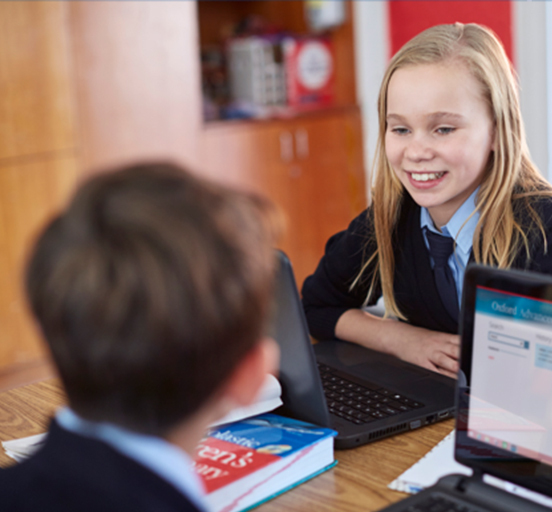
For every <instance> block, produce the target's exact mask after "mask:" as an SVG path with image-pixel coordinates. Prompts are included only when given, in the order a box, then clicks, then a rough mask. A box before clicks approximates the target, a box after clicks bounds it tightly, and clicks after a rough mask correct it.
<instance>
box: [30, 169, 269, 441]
mask: <svg viewBox="0 0 552 512" xmlns="http://www.w3.org/2000/svg"><path fill="white" fill-rule="evenodd" d="M269 213H270V208H269V207H268V206H267V204H266V203H264V202H263V201H261V200H260V199H259V198H257V197H254V196H251V195H248V194H246V193H242V192H238V191H234V190H229V189H226V188H222V187H219V186H216V185H214V184H211V183H206V182H204V181H202V180H200V179H198V178H197V177H194V176H192V175H190V174H189V173H187V172H185V171H184V170H183V169H181V168H179V167H177V166H174V165H170V164H151V165H137V166H133V167H128V168H125V169H121V170H118V171H115V172H111V173H106V174H101V175H98V176H96V177H94V178H92V179H91V180H89V181H88V182H86V183H85V184H84V185H83V186H82V187H80V189H79V190H78V191H77V192H76V194H75V196H74V198H73V200H72V201H71V203H70V204H69V205H68V207H67V208H66V210H65V211H64V212H63V213H61V214H60V215H59V216H57V217H56V218H55V219H54V220H53V221H52V222H50V224H49V225H48V226H47V227H46V228H45V230H44V232H43V233H42V234H41V236H40V237H39V239H38V241H37V244H36V247H35V248H34V251H33V254H32V255H31V259H30V262H29V266H28V271H27V278H26V287H27V293H28V297H29V300H30V303H31V307H32V310H33V312H34V314H35V316H36V318H37V319H38V322H39V324H40V327H41V329H42V332H43V334H44V337H45V338H46V340H47V343H48V345H49V347H50V350H51V352H52V355H53V359H54V361H55V363H56V366H57V368H58V371H59V374H60V377H61V379H62V381H63V384H64V386H65V389H66V392H67V395H68V398H69V403H70V405H71V407H72V408H73V410H74V411H75V412H77V413H78V414H80V415H81V416H82V417H84V418H86V419H89V420H93V421H108V422H112V423H116V424H118V425H121V426H124V427H126V428H129V429H132V430H136V431H140V432H145V433H150V434H156V435H163V434H164V433H166V432H167V431H169V430H170V429H171V428H173V427H175V426H177V425H178V424H179V423H181V422H183V421H185V420H186V419H187V418H189V417H190V416H191V415H193V414H194V413H195V412H196V411H198V410H199V409H200V408H201V407H202V405H204V404H205V403H206V402H207V401H208V400H209V399H210V398H212V397H213V395H214V394H215V393H216V392H217V391H218V390H219V389H220V388H221V386H222V385H223V384H224V383H225V381H226V380H227V379H228V378H229V377H230V376H231V374H232V372H233V370H234V369H235V368H236V367H237V365H238V364H239V363H240V361H241V360H242V359H243V358H244V357H245V356H246V355H247V354H248V353H249V352H250V351H251V350H252V348H253V347H254V346H255V345H256V344H257V342H258V341H259V340H260V338H261V337H262V334H263V327H264V321H265V316H266V313H267V309H268V305H269V297H270V288H271V282H272V277H273V275H272V274H273V266H274V261H275V258H274V255H273V252H272V247H273V242H274V239H273V238H274V237H273V235H274V230H273V229H271V228H273V227H274V225H273V224H272V220H273V218H272V217H271V216H270V215H269Z"/></svg>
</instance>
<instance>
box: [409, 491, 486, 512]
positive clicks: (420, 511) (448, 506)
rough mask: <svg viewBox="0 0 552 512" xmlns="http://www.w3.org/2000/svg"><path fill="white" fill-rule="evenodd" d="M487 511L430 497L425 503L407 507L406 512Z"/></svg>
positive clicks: (442, 498)
mask: <svg viewBox="0 0 552 512" xmlns="http://www.w3.org/2000/svg"><path fill="white" fill-rule="evenodd" d="M485 510H487V509H482V508H480V507H473V506H471V505H468V504H466V503H462V502H459V501H453V500H451V499H448V498H446V497H445V496H441V495H430V496H428V498H427V499H425V500H424V501H422V502H420V503H417V504H416V505H410V506H409V507H406V508H405V509H404V512H484V511H485Z"/></svg>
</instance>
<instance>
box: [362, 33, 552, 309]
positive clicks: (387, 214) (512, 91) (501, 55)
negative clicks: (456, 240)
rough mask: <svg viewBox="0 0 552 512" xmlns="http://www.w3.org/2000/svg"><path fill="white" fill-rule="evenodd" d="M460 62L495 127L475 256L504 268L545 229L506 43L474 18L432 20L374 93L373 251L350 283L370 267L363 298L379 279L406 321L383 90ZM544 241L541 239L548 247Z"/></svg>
mask: <svg viewBox="0 0 552 512" xmlns="http://www.w3.org/2000/svg"><path fill="white" fill-rule="evenodd" d="M452 60H459V61H461V62H462V63H464V64H465V65H466V66H467V68H468V69H469V71H470V72H471V73H472V74H473V76H474V77H475V78H476V79H477V80H478V81H479V82H480V84H481V85H482V90H483V94H484V99H485V101H486V102H487V103H488V105H489V112H490V115H491V116H492V119H493V122H494V126H495V137H496V140H495V149H494V152H492V153H491V156H490V158H489V162H488V164H487V169H486V171H485V175H484V177H483V182H482V184H481V187H480V190H479V193H478V195H477V199H476V205H477V210H478V211H479V213H480V218H479V221H478V223H477V227H476V230H475V234H474V239H473V253H474V257H475V261H476V262H478V263H483V264H487V265H494V266H498V267H501V268H505V267H506V268H507V267H509V266H511V265H512V263H513V261H514V259H515V257H516V255H517V254H518V252H519V250H520V249H521V248H522V247H525V250H526V252H527V256H528V257H529V255H530V253H529V237H530V234H532V233H530V232H529V231H531V232H532V231H537V232H539V231H540V232H541V233H542V234H543V237H544V227H543V223H542V221H541V219H540V218H539V216H538V214H537V212H536V211H535V210H534V208H533V206H532V205H531V199H532V198H534V197H535V196H536V195H552V187H550V185H549V184H548V183H547V182H546V181H545V180H544V179H543V178H542V177H541V176H540V174H539V172H538V170H537V168H536V167H535V165H534V164H533V163H532V162H531V159H530V156H529V151H528V148H527V143H526V140H525V131H524V127H523V121H522V118H521V112H520V108H519V97H518V89H517V81H516V79H515V75H514V72H513V70H512V67H511V64H510V61H509V60H508V58H507V56H506V53H505V51H504V48H503V47H502V45H501V43H500V41H499V40H498V38H497V37H496V35H495V34H494V33H493V32H492V31H491V30H490V29H488V28H486V27H483V26H481V25H477V24H474V23H470V24H466V25H464V24H462V23H456V24H453V25H437V26H434V27H431V28H429V29H427V30H425V31H424V32H422V33H421V34H419V35H417V36H416V37H414V38H413V39H411V40H410V41H409V42H408V43H406V44H405V45H404V46H403V47H402V48H401V49H400V50H399V51H398V52H397V53H396V54H395V56H394V57H393V58H392V60H391V62H390V64H389V66H388V68H387V71H386V73H385V75H384V77H383V81H382V84H381V88H380V94H379V99H378V113H379V135H378V145H377V149H376V158H375V166H374V169H375V171H376V177H375V184H374V188H373V194H372V197H373V204H372V213H373V222H374V231H375V239H376V245H377V250H376V251H375V252H373V253H372V254H371V255H370V257H369V258H368V259H367V260H366V261H365V263H364V265H363V267H362V269H361V271H360V272H359V274H358V275H357V277H356V279H355V281H354V282H353V284H352V286H351V287H354V286H356V285H357V284H358V283H359V281H360V279H361V277H363V274H364V273H365V271H366V270H367V269H368V268H369V267H371V266H372V265H373V266H374V268H375V270H374V272H373V274H372V276H371V284H370V287H369V291H368V295H367V299H366V300H367V301H368V300H369V299H370V297H371V296H372V294H373V293H374V291H375V289H376V287H377V284H378V280H379V284H380V286H381V289H382V291H383V296H384V300H385V306H386V311H387V314H392V315H394V316H397V317H398V318H402V319H404V320H406V318H405V317H404V316H403V315H402V313H401V312H400V311H399V308H398V306H397V303H396V302H395V298H394V296H393V279H394V271H395V258H394V252H393V246H392V237H393V233H394V232H395V228H396V225H397V222H398V218H399V214H400V210H401V205H402V202H403V198H404V193H405V191H404V188H403V186H402V184H401V183H400V181H399V179H398V178H397V176H396V174H395V173H394V171H393V170H392V168H391V165H390V164H389V161H388V160H387V156H386V153H385V132H386V129H387V122H386V117H387V90H388V86H389V81H390V80H391V77H392V76H393V74H394V73H395V71H397V70H398V69H400V68H403V67H406V66H414V65H420V64H437V63H442V62H450V61H452ZM521 210H523V211H525V212H526V213H527V214H528V215H529V218H530V219H531V221H533V222H532V226H531V227H528V226H522V225H520V223H519V221H518V219H516V213H517V212H519V211H521ZM546 250H547V248H546V239H545V251H546Z"/></svg>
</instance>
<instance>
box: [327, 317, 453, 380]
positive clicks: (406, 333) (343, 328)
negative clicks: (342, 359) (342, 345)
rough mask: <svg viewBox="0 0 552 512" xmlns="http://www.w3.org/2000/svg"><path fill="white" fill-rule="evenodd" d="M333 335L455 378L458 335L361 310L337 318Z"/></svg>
mask: <svg viewBox="0 0 552 512" xmlns="http://www.w3.org/2000/svg"><path fill="white" fill-rule="evenodd" d="M335 334H336V336H337V337H338V338H340V339H342V340H347V341H352V342H354V343H358V344H360V345H363V346H365V347H368V348H371V349H374V350H379V351H380V352H386V353H388V354H392V355H394V356H396V357H398V358H399V359H402V360H403V361H408V362H409V363H413V364H416V365H418V366H422V367H423V368H427V369H429V370H433V371H435V372H439V373H442V374H443V375H446V376H448V377H452V378H456V376H457V373H458V369H459V365H458V358H459V355H460V337H459V336H458V335H455V334H447V333H444V332H437V331H430V330H428V329H423V328H421V327H415V326H413V325H410V324H407V323H404V322H399V321H397V320H392V319H389V318H385V319H384V318H379V317H376V316H374V315H371V314H369V313H366V312H365V311H362V310H360V309H351V310H349V311H346V312H345V313H344V314H343V315H341V317H340V318H339V320H338V322H337V325H336V329H335Z"/></svg>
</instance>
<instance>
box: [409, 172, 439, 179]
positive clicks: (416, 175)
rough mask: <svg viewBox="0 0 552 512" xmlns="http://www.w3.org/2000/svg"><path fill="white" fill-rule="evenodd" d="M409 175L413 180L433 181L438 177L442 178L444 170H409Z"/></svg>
mask: <svg viewBox="0 0 552 512" xmlns="http://www.w3.org/2000/svg"><path fill="white" fill-rule="evenodd" d="M409 174H410V177H411V178H412V179H413V180H414V181H418V182H421V181H433V180H438V179H439V178H442V177H443V176H444V174H445V171H441V172H411V173H409Z"/></svg>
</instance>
